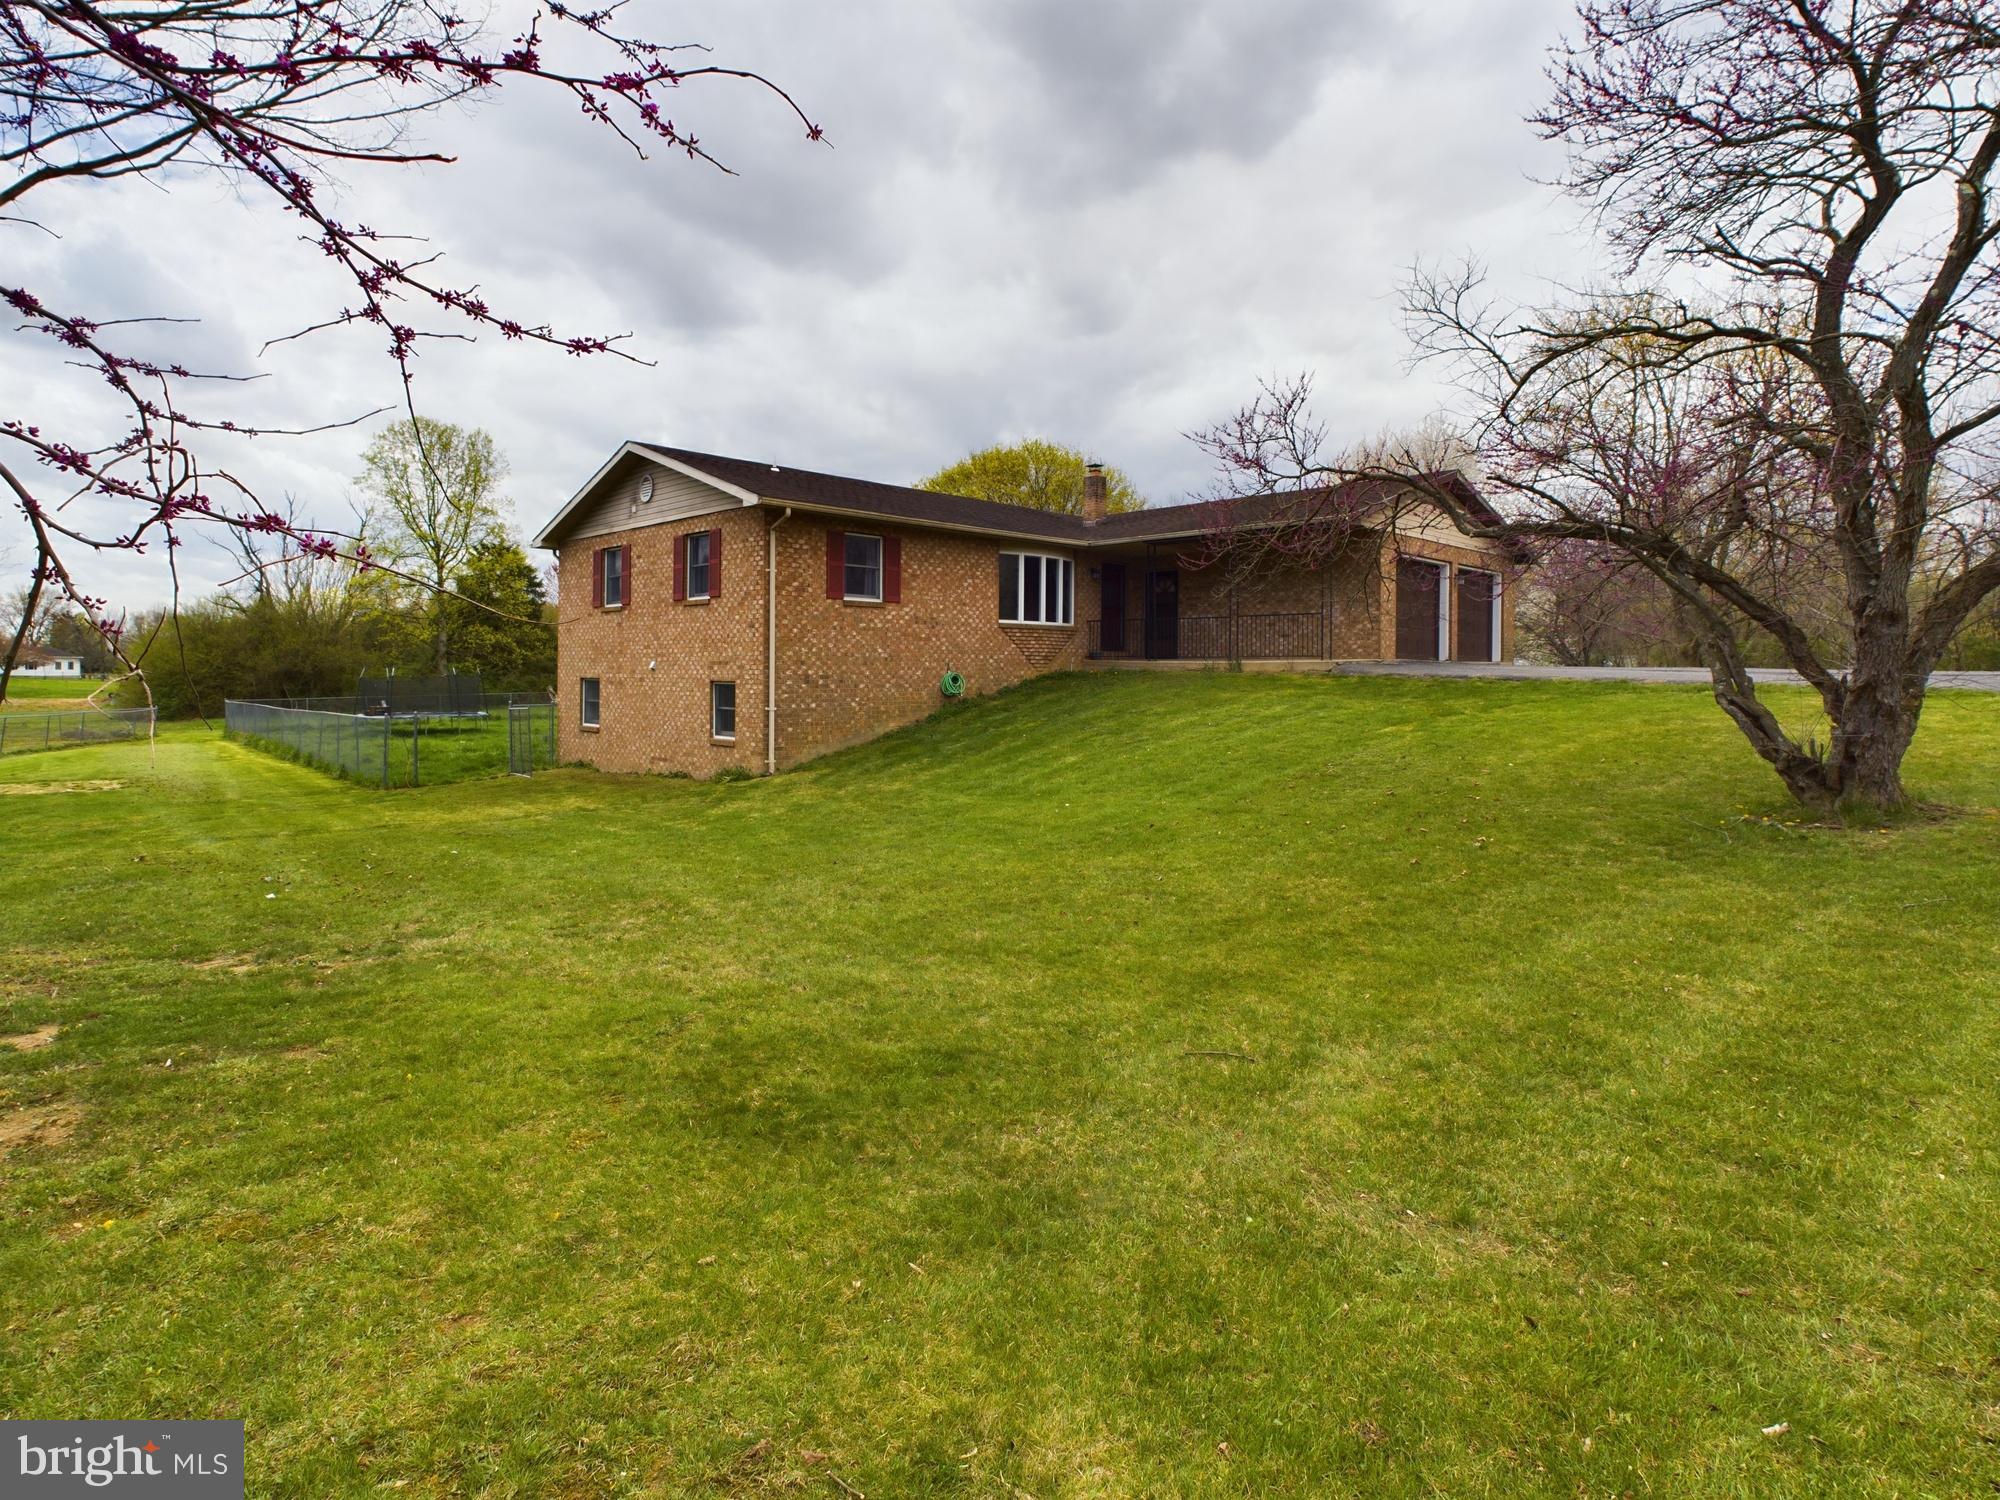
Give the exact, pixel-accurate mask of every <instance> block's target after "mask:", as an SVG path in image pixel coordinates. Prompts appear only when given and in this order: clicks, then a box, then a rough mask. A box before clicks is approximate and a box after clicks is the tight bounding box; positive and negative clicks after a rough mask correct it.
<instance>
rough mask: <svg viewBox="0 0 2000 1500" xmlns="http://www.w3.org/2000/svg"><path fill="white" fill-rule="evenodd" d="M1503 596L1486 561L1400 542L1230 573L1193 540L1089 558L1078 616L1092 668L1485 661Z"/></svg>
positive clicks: (1505, 634)
mask: <svg viewBox="0 0 2000 1500" xmlns="http://www.w3.org/2000/svg"><path fill="white" fill-rule="evenodd" d="M1419 546H1423V548H1424V550H1423V551H1421V552H1420V551H1418V550H1417V548H1418V547H1419ZM1509 595H1511V590H1505V591H1503V589H1502V588H1501V575H1500V573H1499V571H1498V569H1497V568H1495V567H1494V566H1493V565H1492V564H1491V563H1490V562H1489V561H1488V560H1487V559H1486V558H1485V557H1483V556H1479V555H1476V554H1472V553H1470V552H1467V551H1465V550H1464V549H1458V548H1447V547H1443V546H1438V545H1435V544H1420V543H1415V542H1412V541H1411V540H1410V539H1407V538H1405V539H1402V540H1401V541H1400V542H1399V544H1398V546H1397V547H1396V548H1395V549H1393V550H1392V549H1391V548H1390V547H1389V546H1387V545H1385V539H1382V538H1370V539H1368V540H1365V541H1361V542H1357V544H1356V545H1355V546H1354V547H1353V548H1352V549H1350V550H1349V551H1348V552H1347V553H1346V554H1345V555H1343V556H1339V557H1335V558H1332V559H1328V560H1326V561H1324V562H1323V563H1322V564H1320V565H1318V566H1311V565H1303V564H1300V563H1298V562H1296V561H1292V560H1288V559H1285V558H1269V559H1265V560H1263V561H1262V562H1261V563H1260V564H1259V565H1258V566H1257V567H1255V568H1253V569H1251V570H1249V571H1248V573H1247V574H1246V573H1243V572H1237V573H1235V574H1234V575H1233V576H1232V575H1230V574H1229V573H1227V572H1226V571H1225V570H1224V569H1223V568H1221V567H1219V566H1216V565H1214V564H1213V563H1211V562H1209V561H1208V560H1207V559H1206V558H1204V557H1202V556H1201V554H1200V552H1199V550H1198V549H1197V548H1195V547H1192V546H1187V547H1179V548H1177V547H1176V546H1175V545H1174V544H1173V543H1157V542H1156V543H1149V544H1147V545H1146V546H1145V547H1144V548H1135V549H1133V550H1132V551H1131V552H1129V553H1125V554H1122V555H1121V554H1118V553H1113V554H1111V555H1108V556H1103V557H1102V560H1101V561H1097V562H1095V563H1094V564H1093V565H1091V566H1089V567H1088V569H1087V577H1086V579H1085V580H1080V582H1079V587H1078V603H1079V611H1078V612H1079V614H1081V615H1082V616H1083V619H1082V624H1083V625H1084V650H1085V655H1086V658H1087V659H1088V661H1089V662H1090V664H1092V665H1094V666H1121V665H1135V666H1154V667H1157V666H1161V665H1172V664H1174V663H1183V662H1184V663H1189V664H1192V665H1204V664H1216V663H1231V664H1234V663H1244V664H1249V663H1258V662H1265V663H1283V664H1286V665H1287V666H1291V667H1295V668H1311V667H1313V666H1323V665H1328V664H1331V663H1334V662H1343V661H1384V660H1398V659H1400V660H1406V661H1412V660H1413V661H1472V662H1496V661H1503V660H1505V659H1507V657H1508V656H1510V655H1511V653H1512V644H1513V643H1512V639H1511V636H1512V630H1511V620H1510V619H1509V618H1508V616H1509V615H1511V605H1512V602H1513V601H1512V599H1511V597H1508V596H1509Z"/></svg>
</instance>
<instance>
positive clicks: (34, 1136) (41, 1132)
mask: <svg viewBox="0 0 2000 1500" xmlns="http://www.w3.org/2000/svg"><path fill="white" fill-rule="evenodd" d="M82 1119H83V1111H82V1110H81V1109H79V1108H78V1107H77V1106H76V1105H74V1104H39V1105H32V1106H30V1107H29V1108H26V1109H12V1110H9V1111H7V1113H5V1114H0V1158H5V1157H7V1156H9V1155H11V1154H12V1153H13V1152H14V1151H15V1150H17V1149H18V1148H20V1147H22V1146H60V1145H61V1144H62V1143H63V1142H64V1141H66V1140H68V1139H69V1138H70V1136H71V1135H72V1134H74V1133H75V1131H76V1127H77V1125H78V1123H79V1122H81V1121H82Z"/></svg>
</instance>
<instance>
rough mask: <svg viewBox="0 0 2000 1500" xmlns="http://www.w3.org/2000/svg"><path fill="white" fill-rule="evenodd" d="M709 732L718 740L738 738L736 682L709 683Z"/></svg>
mask: <svg viewBox="0 0 2000 1500" xmlns="http://www.w3.org/2000/svg"><path fill="white" fill-rule="evenodd" d="M708 732H709V733H710V734H711V735H712V736H714V737H715V738H716V739H718V740H733V739H735V738H736V684H735V683H733V682H711V683H710V684H709V685H708Z"/></svg>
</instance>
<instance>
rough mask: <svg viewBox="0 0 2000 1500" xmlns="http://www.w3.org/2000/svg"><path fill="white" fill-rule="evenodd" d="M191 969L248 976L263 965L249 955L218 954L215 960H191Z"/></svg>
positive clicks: (189, 965) (189, 964)
mask: <svg viewBox="0 0 2000 1500" xmlns="http://www.w3.org/2000/svg"><path fill="white" fill-rule="evenodd" d="M188 967H189V968H190V969H226V970H228V971H229V972H230V973H231V974H248V973H250V972H251V971H252V970H255V969H261V968H263V967H264V965H263V963H262V962H261V961H259V960H258V959H254V958H252V957H251V956H250V955H249V954H247V953H218V954H216V955H215V957H214V958H204V959H198V960H197V959H189V960H188Z"/></svg>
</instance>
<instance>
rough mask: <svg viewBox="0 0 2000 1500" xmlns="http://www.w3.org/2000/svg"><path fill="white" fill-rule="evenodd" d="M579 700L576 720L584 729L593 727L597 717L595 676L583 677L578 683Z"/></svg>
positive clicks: (596, 723)
mask: <svg viewBox="0 0 2000 1500" xmlns="http://www.w3.org/2000/svg"><path fill="white" fill-rule="evenodd" d="M578 687H579V688H580V690H581V691H580V693H579V698H580V700H581V701H580V702H579V703H578V705H577V722H578V723H580V724H582V725H583V727H584V728H585V729H595V728H597V726H598V723H599V722H600V721H599V719H598V712H597V710H598V701H597V700H598V689H597V679H596V678H595V677H585V678H582V679H580V681H579V683H578Z"/></svg>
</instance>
